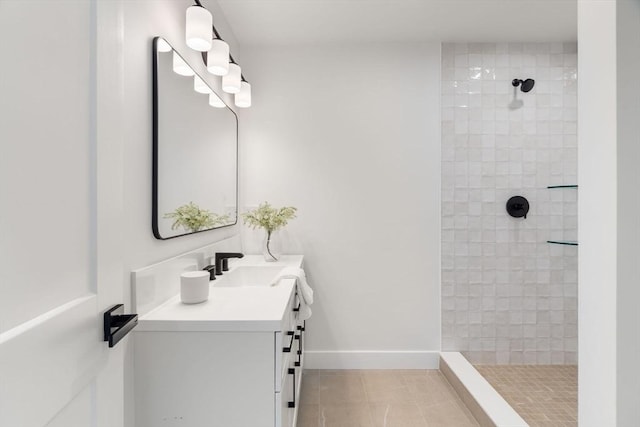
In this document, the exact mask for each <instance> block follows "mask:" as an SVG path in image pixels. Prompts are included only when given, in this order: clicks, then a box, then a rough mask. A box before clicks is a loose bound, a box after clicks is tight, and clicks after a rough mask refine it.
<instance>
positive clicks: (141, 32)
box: [114, 0, 243, 280]
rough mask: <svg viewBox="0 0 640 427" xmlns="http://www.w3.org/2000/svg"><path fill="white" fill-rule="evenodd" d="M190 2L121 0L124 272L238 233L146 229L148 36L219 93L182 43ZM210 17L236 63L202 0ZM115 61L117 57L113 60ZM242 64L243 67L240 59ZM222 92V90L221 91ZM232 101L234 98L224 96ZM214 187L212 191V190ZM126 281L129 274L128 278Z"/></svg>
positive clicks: (226, 31) (218, 19)
mask: <svg viewBox="0 0 640 427" xmlns="http://www.w3.org/2000/svg"><path fill="white" fill-rule="evenodd" d="M192 4H193V2H192V1H189V0H179V1H175V0H154V1H133V2H131V1H124V2H122V16H121V19H122V22H121V37H122V41H123V48H122V58H121V59H120V60H121V70H122V75H123V79H124V88H123V92H122V102H123V106H124V108H125V111H124V113H123V121H124V124H125V129H126V132H125V134H124V138H125V143H124V149H123V153H122V156H123V161H124V163H123V164H124V167H123V182H122V183H120V184H121V185H122V186H123V189H124V206H125V217H126V221H127V222H126V224H124V232H125V236H126V242H127V245H126V248H125V250H126V256H125V264H126V265H125V275H128V274H129V272H130V271H131V270H134V269H136V268H140V267H144V266H146V265H149V264H152V263H155V262H157V261H161V260H163V259H166V258H170V257H172V256H175V255H177V254H179V253H182V252H186V251H188V250H191V249H195V248H198V247H201V246H204V245H206V244H208V243H211V242H213V241H218V240H221V239H223V238H225V237H228V236H230V235H233V234H236V233H237V232H238V227H237V226H236V227H230V228H224V229H221V230H214V231H210V232H205V233H199V234H196V235H193V236H186V237H181V238H178V239H174V240H168V241H160V240H156V239H155V238H154V237H153V234H152V233H151V166H152V163H151V121H152V116H151V107H152V98H151V40H152V38H153V37H154V36H156V35H159V36H163V37H165V38H166V39H167V40H168V41H169V43H170V44H171V45H172V46H173V47H174V48H175V49H176V50H178V51H179V52H180V54H181V55H183V56H184V57H185V58H186V59H187V61H189V63H190V64H191V65H192V66H193V67H194V69H195V70H196V71H197V72H198V73H199V74H200V75H201V76H203V77H209V78H208V82H209V83H210V84H211V86H212V87H213V88H214V89H217V90H218V93H221V94H222V93H223V92H222V91H221V90H219V88H220V78H219V77H215V76H212V75H211V74H209V73H207V71H206V69H205V67H204V64H203V62H202V58H201V56H200V53H199V52H196V51H194V50H191V49H190V48H188V47H187V46H186V44H185V41H184V31H185V30H184V25H185V11H186V8H187V7H189V6H191V5H192ZM203 4H204V5H205V6H206V7H208V8H209V10H210V11H211V12H212V13H213V15H214V23H215V25H216V27H217V28H218V30H219V31H220V33H221V34H222V36H223V37H224V38H225V40H227V42H229V44H230V45H231V52H232V54H233V55H234V57H235V58H236V60H238V61H239V62H240V53H239V50H238V46H237V43H236V42H235V37H234V35H233V32H232V31H231V29H230V28H229V26H228V25H227V23H226V21H225V20H224V15H223V14H222V13H221V12H220V11H219V9H218V6H217V3H216V2H215V0H209V1H204V2H203ZM114 60H118V59H117V58H115V59H114ZM241 65H243V64H242V63H241ZM225 95H226V94H225ZM226 102H227V103H228V104H230V105H233V98H232V97H230V96H228V95H227V97H226ZM213 190H214V189H212V191H213ZM127 280H128V276H127Z"/></svg>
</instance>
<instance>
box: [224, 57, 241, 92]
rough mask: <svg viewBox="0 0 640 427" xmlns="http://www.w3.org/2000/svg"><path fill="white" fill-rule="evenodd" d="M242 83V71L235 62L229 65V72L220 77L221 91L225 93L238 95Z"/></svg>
mask: <svg viewBox="0 0 640 427" xmlns="http://www.w3.org/2000/svg"><path fill="white" fill-rule="evenodd" d="M241 82H242V70H240V66H239V65H238V64H236V63H235V62H234V63H233V64H229V72H228V73H227V75H226V76H222V90H223V91H225V92H227V93H239V92H240V84H241Z"/></svg>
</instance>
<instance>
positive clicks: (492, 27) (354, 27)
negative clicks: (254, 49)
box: [218, 0, 577, 45]
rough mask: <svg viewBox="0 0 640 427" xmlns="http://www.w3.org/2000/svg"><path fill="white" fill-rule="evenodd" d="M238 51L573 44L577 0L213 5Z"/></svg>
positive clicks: (273, 0) (242, 0) (232, 1)
mask: <svg viewBox="0 0 640 427" xmlns="http://www.w3.org/2000/svg"><path fill="white" fill-rule="evenodd" d="M218 3H219V5H220V7H221V8H222V10H223V11H224V14H225V16H226V18H227V21H228V22H229V24H230V25H231V28H233V32H234V33H235V36H236V38H237V39H238V41H239V43H240V44H241V45H302V44H325V43H359V42H383V41H389V42H418V41H445V42H447V41H458V42H462V41H465V42H470V41H473V42H504V41H531V42H534V41H574V40H576V38H577V0H537V1H534V0H218Z"/></svg>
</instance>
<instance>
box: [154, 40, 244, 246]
mask: <svg viewBox="0 0 640 427" xmlns="http://www.w3.org/2000/svg"><path fill="white" fill-rule="evenodd" d="M237 211H238V118H237V116H236V114H235V112H233V110H231V108H229V107H228V106H227V105H226V104H225V103H224V102H223V101H222V100H221V98H220V97H219V96H218V95H217V94H216V93H215V92H214V91H213V89H212V88H211V87H210V86H209V85H208V84H207V83H206V82H205V81H204V80H203V79H202V78H201V76H199V75H198V74H197V73H196V72H195V71H194V69H193V67H191V66H190V65H189V64H188V63H187V61H185V59H184V58H183V57H182V56H181V55H180V54H179V53H178V52H177V51H176V50H175V49H173V48H172V47H171V46H170V45H169V44H168V43H167V42H166V41H165V40H164V39H163V38H161V37H156V38H154V39H153V212H152V214H153V217H152V227H153V234H154V236H155V237H156V238H158V239H162V240H165V239H172V238H175V237H179V236H184V235H187V234H192V233H200V232H203V231H208V230H212V229H215V228H220V227H227V226H230V225H234V224H236V223H237V220H238V217H237Z"/></svg>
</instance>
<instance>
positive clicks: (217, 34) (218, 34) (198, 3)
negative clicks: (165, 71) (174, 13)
mask: <svg viewBox="0 0 640 427" xmlns="http://www.w3.org/2000/svg"><path fill="white" fill-rule="evenodd" d="M193 1H194V2H195V4H196V6H200V7H203V8H205V9H206V7H204V6H203V5H202V2H201V1H200V0H193ZM211 27H212V28H213V34H214V35H215V36H216V38H217V39H220V40H223V41H224V39H223V38H222V37H221V36H220V33H219V32H218V29H217V28H216V26H215V24H211ZM204 54H205V52H202V60H203V61H204V58H205V56H204ZM229 62H230V63H231V64H236V65H239V64H238V63H237V62H236V61H235V59H233V56H232V55H231V53H229ZM205 65H207V64H206V61H205ZM240 80H241V81H243V82H247V83H248V80H247V79H245V78H244V74H243V73H240Z"/></svg>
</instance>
